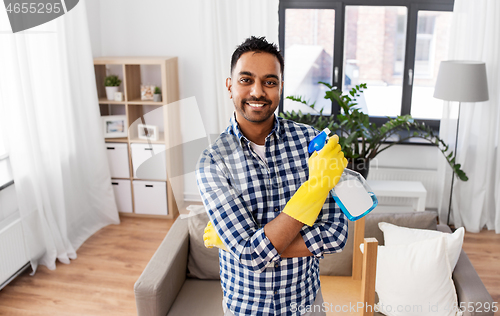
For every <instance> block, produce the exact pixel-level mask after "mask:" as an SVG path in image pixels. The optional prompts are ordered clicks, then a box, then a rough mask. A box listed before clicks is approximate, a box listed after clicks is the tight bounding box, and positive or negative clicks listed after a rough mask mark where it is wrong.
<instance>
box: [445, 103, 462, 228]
mask: <svg viewBox="0 0 500 316" xmlns="http://www.w3.org/2000/svg"><path fill="white" fill-rule="evenodd" d="M460 105H461V102H460V101H459V102H458V117H457V132H456V136H455V163H456V162H457V159H456V158H457V146H458V127H459V126H460ZM454 181H455V169H453V174H452V175H451V190H450V203H449V206H448V219H447V220H446V225H448V226H450V214H451V199H452V197H453V182H454Z"/></svg>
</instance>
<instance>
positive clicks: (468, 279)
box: [437, 225, 494, 316]
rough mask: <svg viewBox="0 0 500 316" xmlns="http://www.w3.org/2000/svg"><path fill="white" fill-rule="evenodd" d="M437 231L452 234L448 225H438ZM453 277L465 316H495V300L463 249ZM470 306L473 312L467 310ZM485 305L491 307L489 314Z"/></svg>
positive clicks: (459, 302)
mask: <svg viewBox="0 0 500 316" xmlns="http://www.w3.org/2000/svg"><path fill="white" fill-rule="evenodd" d="M437 230H439V231H442V232H446V233H451V229H450V227H448V226H447V225H438V226H437ZM452 277H453V282H454V283H455V288H456V290H457V297H458V304H459V305H460V304H461V303H462V306H465V312H464V314H463V315H464V316H476V315H477V316H479V315H481V316H483V315H484V316H490V315H491V316H493V314H494V313H493V312H492V304H493V298H492V297H491V295H490V293H488V290H486V287H485V286H484V284H483V281H481V278H480V277H479V275H478V274H477V272H476V269H474V266H473V265H472V263H471V262H470V260H469V257H468V256H467V254H466V253H465V251H464V250H463V249H462V252H461V253H460V257H459V258H458V262H457V265H456V266H455V270H453V276H452ZM469 304H470V306H472V307H473V308H472V307H471V308H470V309H471V310H473V312H470V311H468V310H467V309H468V308H469ZM485 304H486V305H488V306H489V308H488V310H489V311H488V312H486V311H485Z"/></svg>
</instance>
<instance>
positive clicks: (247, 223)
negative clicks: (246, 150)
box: [197, 150, 279, 273]
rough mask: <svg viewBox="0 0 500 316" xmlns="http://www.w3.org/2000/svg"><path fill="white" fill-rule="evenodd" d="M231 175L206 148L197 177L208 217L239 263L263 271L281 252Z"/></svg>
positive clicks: (257, 271) (252, 269)
mask: <svg viewBox="0 0 500 316" xmlns="http://www.w3.org/2000/svg"><path fill="white" fill-rule="evenodd" d="M242 172H244V169H243V168H242ZM228 178H229V177H227V176H225V175H224V172H223V171H222V170H221V168H220V165H218V164H217V163H216V161H215V159H214V157H213V156H212V155H211V154H210V153H209V151H208V150H205V152H204V153H203V154H202V156H201V159H200V161H199V164H198V168H197V180H198V187H199V188H200V193H201V196H202V198H203V202H204V204H205V207H206V209H207V210H208V216H209V218H210V220H211V221H212V223H213V224H214V227H215V228H216V230H217V233H218V234H219V237H220V238H221V240H222V242H223V243H224V245H226V247H227V249H228V250H229V251H231V253H232V254H233V255H234V257H235V258H238V262H239V263H240V264H242V265H243V266H244V267H246V268H248V269H249V270H251V271H253V272H256V273H259V272H262V271H263V270H264V269H265V268H266V266H267V264H269V262H271V261H276V260H278V259H279V254H278V251H277V250H276V249H275V248H274V246H273V244H272V243H271V241H270V240H269V239H268V238H267V237H266V235H265V234H264V228H263V227H261V228H259V227H258V225H257V223H256V222H255V219H254V218H253V216H252V213H251V211H249V209H248V207H247V205H246V204H245V201H244V200H243V198H242V196H241V194H240V193H239V192H238V191H237V189H236V188H234V187H233V186H231V183H230V181H229V180H228Z"/></svg>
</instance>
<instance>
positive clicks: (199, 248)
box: [185, 212, 220, 315]
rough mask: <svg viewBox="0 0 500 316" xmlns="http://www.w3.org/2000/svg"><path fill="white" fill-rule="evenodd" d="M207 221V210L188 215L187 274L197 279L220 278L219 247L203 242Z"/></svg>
mask: <svg viewBox="0 0 500 316" xmlns="http://www.w3.org/2000/svg"><path fill="white" fill-rule="evenodd" d="M207 223H208V215H207V214H206V213H205V212H203V213H200V214H197V215H194V216H189V217H188V229H189V248H190V249H189V257H188V273H187V276H188V277H190V278H197V279H206V280H219V279H220V277H219V251H218V248H210V249H209V248H206V247H205V245H204V243H203V231H204V230H205V227H206V226H207ZM185 315H197V314H185Z"/></svg>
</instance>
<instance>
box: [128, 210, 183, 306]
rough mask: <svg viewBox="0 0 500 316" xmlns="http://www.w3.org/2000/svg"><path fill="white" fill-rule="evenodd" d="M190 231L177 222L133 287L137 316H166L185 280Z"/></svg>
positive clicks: (179, 221)
mask: <svg viewBox="0 0 500 316" xmlns="http://www.w3.org/2000/svg"><path fill="white" fill-rule="evenodd" d="M188 250H189V232H188V225H187V220H181V219H177V220H176V221H175V222H174V224H173V225H172V227H171V228H170V230H169V231H168V233H167V236H165V239H163V241H162V243H161V245H160V247H158V249H157V250H156V252H155V254H154V255H153V257H152V258H151V260H150V261H149V263H148V265H147V266H146V268H145V269H144V271H143V272H142V274H141V276H140V277H139V279H138V280H137V282H136V283H135V285H134V292H135V301H136V305H137V315H139V316H165V315H166V314H167V312H168V311H169V309H170V307H171V306H172V304H173V302H174V301H175V298H176V297H177V294H178V293H179V291H180V289H181V287H182V285H183V284H184V281H185V280H186V271H187V258H188Z"/></svg>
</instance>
